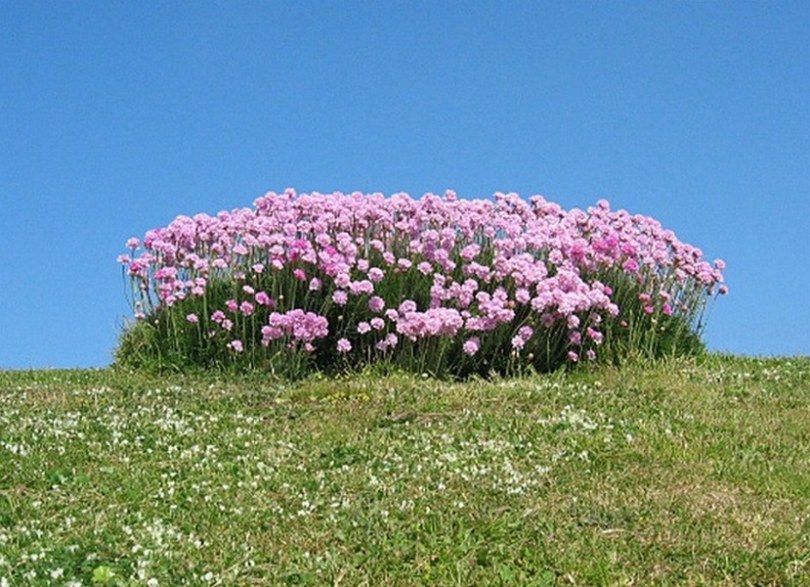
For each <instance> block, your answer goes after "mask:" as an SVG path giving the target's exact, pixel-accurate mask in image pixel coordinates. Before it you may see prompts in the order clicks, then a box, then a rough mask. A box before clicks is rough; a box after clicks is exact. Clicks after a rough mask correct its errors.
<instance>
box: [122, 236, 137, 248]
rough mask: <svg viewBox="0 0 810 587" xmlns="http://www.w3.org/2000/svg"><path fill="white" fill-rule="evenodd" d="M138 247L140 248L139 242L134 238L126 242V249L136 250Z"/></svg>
mask: <svg viewBox="0 0 810 587" xmlns="http://www.w3.org/2000/svg"><path fill="white" fill-rule="evenodd" d="M118 242H121V241H118ZM139 246H141V241H139V240H138V239H136V238H135V237H132V238H130V239H128V240H127V248H128V249H137V248H138V247H139Z"/></svg>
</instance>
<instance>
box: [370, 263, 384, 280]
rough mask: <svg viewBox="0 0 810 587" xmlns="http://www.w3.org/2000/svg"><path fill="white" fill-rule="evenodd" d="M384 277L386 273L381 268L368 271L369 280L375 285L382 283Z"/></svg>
mask: <svg viewBox="0 0 810 587" xmlns="http://www.w3.org/2000/svg"><path fill="white" fill-rule="evenodd" d="M383 277H385V272H384V271H383V270H382V269H380V268H379V267H372V268H371V269H369V270H368V278H369V279H370V280H371V281H372V282H374V283H378V282H380V281H382V279H383Z"/></svg>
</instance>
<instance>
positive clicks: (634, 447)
mask: <svg viewBox="0 0 810 587" xmlns="http://www.w3.org/2000/svg"><path fill="white" fill-rule="evenodd" d="M808 382H810V360H808V359H790V360H756V359H736V358H731V357H718V356H709V357H706V358H702V359H700V360H688V361H687V360H680V361H670V362H664V363H659V364H656V365H652V366H644V365H641V364H638V365H627V366H625V367H624V368H622V369H612V368H604V369H599V370H595V371H580V372H577V373H574V374H570V373H569V374H562V373H558V374H555V375H545V376H532V377H525V378H515V379H510V380H492V381H481V380H471V381H468V382H466V383H452V382H440V381H436V380H433V379H423V378H421V377H414V376H411V375H396V374H393V375H389V376H386V377H379V376H372V375H357V376H352V377H338V378H325V377H321V376H316V377H311V378H309V379H307V380H304V381H299V382H297V383H278V382H275V381H270V380H268V379H267V378H266V377H256V376H251V377H247V378H237V377H232V376H223V375H212V374H210V373H209V374H204V375H185V376H179V375H177V376H175V375H164V376H161V377H150V376H146V375H144V374H142V373H129V372H126V371H120V370H119V371H106V370H102V371H53V372H50V371H33V372H20V373H0V582H2V583H0V584H3V585H6V584H9V585H66V584H67V585H150V586H151V585H375V586H384V585H392V586H393V585H403V586H404V585H535V586H540V585H653V584H654V585H729V586H731V585H810V579H809V578H808V577H810V560H809V559H808V557H807V553H808V552H810V436H809V435H808V430H810V411H808V405H809V402H810V384H809V383H808Z"/></svg>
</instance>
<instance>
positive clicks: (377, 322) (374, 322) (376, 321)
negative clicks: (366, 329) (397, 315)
mask: <svg viewBox="0 0 810 587" xmlns="http://www.w3.org/2000/svg"><path fill="white" fill-rule="evenodd" d="M371 327H372V328H373V329H374V330H382V329H383V328H385V320H383V319H382V318H378V317H374V318H372V319H371Z"/></svg>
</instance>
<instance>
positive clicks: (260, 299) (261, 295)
mask: <svg viewBox="0 0 810 587" xmlns="http://www.w3.org/2000/svg"><path fill="white" fill-rule="evenodd" d="M255 299H256V303H257V304H259V305H260V306H269V307H273V306H274V305H275V304H274V303H273V300H272V299H271V298H270V296H269V295H267V292H266V291H260V292H258V293H256V296H255Z"/></svg>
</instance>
